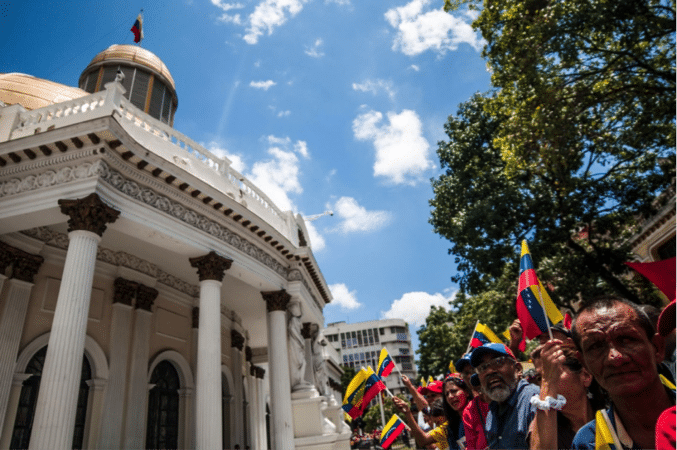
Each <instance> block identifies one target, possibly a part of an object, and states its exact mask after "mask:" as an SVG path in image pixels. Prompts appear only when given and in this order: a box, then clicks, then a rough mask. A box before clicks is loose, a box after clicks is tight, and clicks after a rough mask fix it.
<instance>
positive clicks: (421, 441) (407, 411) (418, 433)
mask: <svg viewBox="0 0 677 450" xmlns="http://www.w3.org/2000/svg"><path fill="white" fill-rule="evenodd" d="M393 403H395V407H396V408H397V409H398V410H399V411H400V412H401V413H402V415H403V416H404V421H405V422H406V423H407V425H409V429H410V430H411V435H412V436H414V439H415V440H416V444H417V445H418V446H419V447H427V446H428V445H430V444H434V443H435V439H434V438H433V437H432V436H430V435H428V433H426V432H425V431H423V430H422V429H421V427H419V426H418V423H416V419H415V418H414V415H413V414H412V413H411V408H409V405H408V404H407V402H405V401H404V400H402V399H401V398H399V397H393Z"/></svg>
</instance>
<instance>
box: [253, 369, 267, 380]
mask: <svg viewBox="0 0 677 450" xmlns="http://www.w3.org/2000/svg"><path fill="white" fill-rule="evenodd" d="M254 368H255V369H256V378H259V379H261V380H263V377H265V376H266V369H264V368H263V367H259V366H254Z"/></svg>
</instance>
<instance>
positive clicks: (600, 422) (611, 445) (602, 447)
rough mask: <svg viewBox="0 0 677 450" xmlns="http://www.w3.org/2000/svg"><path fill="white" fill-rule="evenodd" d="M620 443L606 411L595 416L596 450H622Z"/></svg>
mask: <svg viewBox="0 0 677 450" xmlns="http://www.w3.org/2000/svg"><path fill="white" fill-rule="evenodd" d="M622 448H623V447H621V444H620V441H619V439H618V436H617V435H616V432H615V431H614V429H613V427H612V426H611V423H610V421H609V416H607V413H606V411H605V410H603V409H600V410H599V411H597V413H596V414H595V450H621V449H622Z"/></svg>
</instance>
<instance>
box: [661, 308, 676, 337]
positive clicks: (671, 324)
mask: <svg viewBox="0 0 677 450" xmlns="http://www.w3.org/2000/svg"><path fill="white" fill-rule="evenodd" d="M674 329H675V300H673V301H672V302H670V304H669V305H668V306H666V307H665V309H664V310H663V312H662V313H661V316H660V317H659V318H658V333H659V334H660V335H661V336H667V335H668V334H670V332H671V331H672V330H674Z"/></svg>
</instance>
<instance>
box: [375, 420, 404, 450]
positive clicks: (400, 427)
mask: <svg viewBox="0 0 677 450" xmlns="http://www.w3.org/2000/svg"><path fill="white" fill-rule="evenodd" d="M402 431H404V422H402V419H400V418H399V417H397V414H393V416H392V417H391V418H390V420H389V421H388V423H387V424H386V426H385V427H383V431H382V432H381V442H380V444H381V447H383V448H388V447H390V444H392V443H393V441H395V439H397V436H399V435H400V433H402Z"/></svg>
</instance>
